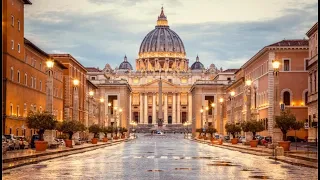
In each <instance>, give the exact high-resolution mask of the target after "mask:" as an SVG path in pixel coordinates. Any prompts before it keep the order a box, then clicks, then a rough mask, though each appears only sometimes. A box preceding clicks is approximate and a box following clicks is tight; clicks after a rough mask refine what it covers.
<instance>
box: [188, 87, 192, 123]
mask: <svg viewBox="0 0 320 180" xmlns="http://www.w3.org/2000/svg"><path fill="white" fill-rule="evenodd" d="M188 122H189V123H192V94H191V93H189V94H188Z"/></svg>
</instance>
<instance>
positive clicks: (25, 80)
mask: <svg viewBox="0 0 320 180" xmlns="http://www.w3.org/2000/svg"><path fill="white" fill-rule="evenodd" d="M24 84H25V85H26V86H27V85H28V75H27V74H24Z"/></svg>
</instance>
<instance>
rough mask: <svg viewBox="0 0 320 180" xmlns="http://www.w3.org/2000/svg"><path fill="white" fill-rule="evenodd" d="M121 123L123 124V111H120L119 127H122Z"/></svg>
mask: <svg viewBox="0 0 320 180" xmlns="http://www.w3.org/2000/svg"><path fill="white" fill-rule="evenodd" d="M121 122H122V109H121V108H120V109H119V126H121Z"/></svg>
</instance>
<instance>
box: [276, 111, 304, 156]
mask: <svg viewBox="0 0 320 180" xmlns="http://www.w3.org/2000/svg"><path fill="white" fill-rule="evenodd" d="M299 126H301V125H300V124H299V123H297V120H296V116H295V115H294V114H292V113H291V111H290V110H289V109H288V110H286V111H282V112H281V113H280V116H276V125H275V127H276V128H280V130H281V132H282V138H283V141H279V142H278V143H279V146H281V147H283V150H284V151H289V150H290V143H291V142H290V141H287V132H288V131H289V130H290V129H294V128H295V129H300V128H299ZM302 127H303V126H302Z"/></svg>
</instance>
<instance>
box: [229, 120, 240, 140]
mask: <svg viewBox="0 0 320 180" xmlns="http://www.w3.org/2000/svg"><path fill="white" fill-rule="evenodd" d="M225 128H226V131H227V133H230V134H231V135H232V137H233V138H232V139H231V143H232V144H237V143H238V139H237V138H236V134H237V133H240V132H241V127H240V126H239V125H236V124H234V123H227V124H226V125H225Z"/></svg>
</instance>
